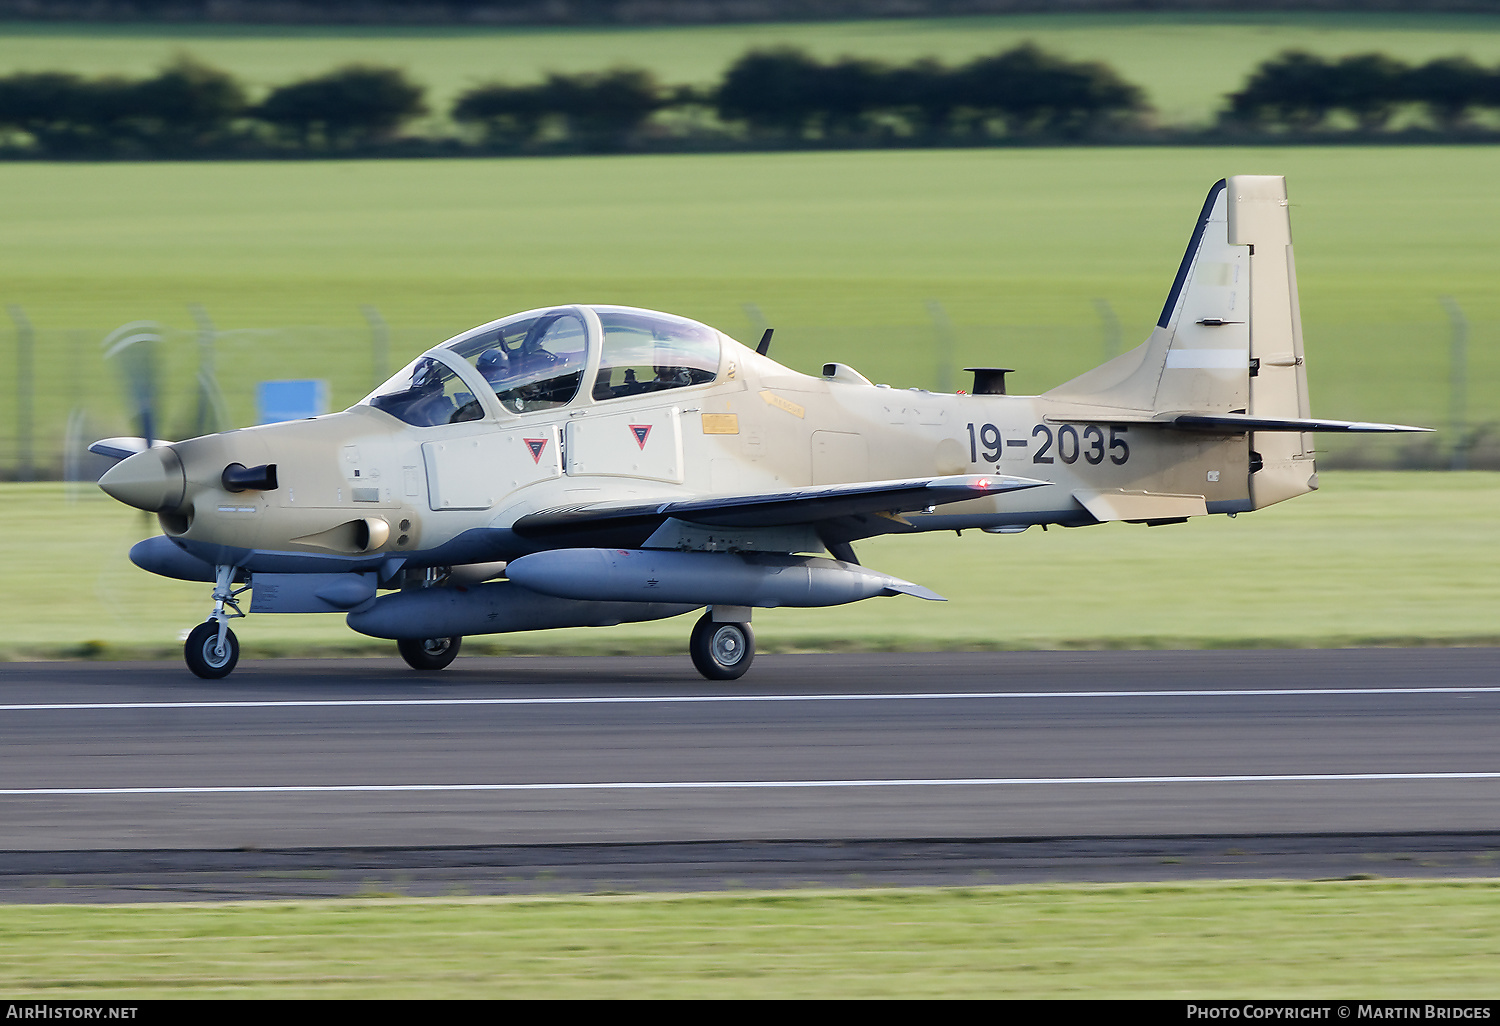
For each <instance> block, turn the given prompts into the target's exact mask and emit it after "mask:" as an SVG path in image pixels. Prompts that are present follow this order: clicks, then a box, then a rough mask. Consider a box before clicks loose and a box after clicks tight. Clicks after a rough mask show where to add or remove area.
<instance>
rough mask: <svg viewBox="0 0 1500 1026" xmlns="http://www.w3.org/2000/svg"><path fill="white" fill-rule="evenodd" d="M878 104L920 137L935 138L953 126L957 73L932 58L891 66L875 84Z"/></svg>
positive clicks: (956, 105) (957, 100) (958, 91)
mask: <svg viewBox="0 0 1500 1026" xmlns="http://www.w3.org/2000/svg"><path fill="white" fill-rule="evenodd" d="M877 89H878V93H879V97H880V106H881V107H882V108H884V109H886V110H889V111H892V112H894V113H897V114H899V115H900V116H901V117H902V118H904V119H905V121H906V123H907V124H908V125H910V126H911V130H912V134H913V135H915V136H916V137H918V138H921V139H936V138H939V137H941V136H942V135H944V134H945V133H946V132H948V131H949V130H950V129H951V128H952V127H953V117H954V112H955V111H956V110H957V109H958V106H959V101H960V98H961V94H960V78H959V75H958V74H957V73H956V72H954V71H953V70H952V69H951V68H948V67H946V66H945V65H943V64H940V63H939V62H938V61H936V60H934V59H933V58H931V57H927V58H923V59H922V60H919V61H916V62H915V63H912V64H906V65H902V66H900V67H895V68H890V69H888V70H887V71H886V73H885V74H884V75H883V76H882V77H881V79H880V81H879V82H878V83H877Z"/></svg>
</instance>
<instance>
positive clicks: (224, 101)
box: [129, 56, 249, 154]
mask: <svg viewBox="0 0 1500 1026" xmlns="http://www.w3.org/2000/svg"><path fill="white" fill-rule="evenodd" d="M130 92H131V96H130V98H129V106H130V108H131V111H130V121H131V122H132V123H133V126H134V128H135V130H136V132H137V133H138V135H139V137H140V138H141V139H142V140H143V141H144V142H145V143H146V144H147V146H148V147H149V148H150V149H151V150H152V151H154V152H158V153H171V154H177V153H184V152H190V151H193V150H203V149H207V148H211V147H214V146H216V145H220V144H222V143H223V141H224V140H225V138H226V137H227V136H228V134H229V132H230V129H231V126H232V125H233V123H234V121H235V120H236V119H237V118H240V117H243V116H244V115H245V113H246V111H247V110H248V109H249V103H248V102H247V100H246V98H245V90H244V88H243V87H242V86H241V85H240V83H239V82H238V81H237V80H236V79H235V78H234V76H233V75H231V74H229V73H228V72H226V71H220V70H219V69H218V68H212V67H209V66H208V65H206V64H203V63H200V62H199V61H196V60H194V59H193V58H191V57H188V56H181V57H178V58H177V59H176V60H174V61H173V62H172V63H170V64H168V65H167V66H166V67H164V68H162V69H161V71H159V72H158V73H157V74H156V77H154V78H148V79H146V80H145V81H142V82H138V83H136V84H135V85H134V87H133V88H132V89H131V91H130Z"/></svg>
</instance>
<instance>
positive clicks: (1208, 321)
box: [1047, 175, 1317, 508]
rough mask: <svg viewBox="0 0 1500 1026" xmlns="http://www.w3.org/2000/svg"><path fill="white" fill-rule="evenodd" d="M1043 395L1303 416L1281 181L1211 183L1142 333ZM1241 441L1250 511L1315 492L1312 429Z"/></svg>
mask: <svg viewBox="0 0 1500 1026" xmlns="http://www.w3.org/2000/svg"><path fill="white" fill-rule="evenodd" d="M1047 396H1048V398H1051V399H1057V400H1062V401H1065V402H1071V403H1078V404H1083V405H1086V406H1088V407H1091V408H1093V409H1095V410H1099V411H1100V412H1101V413H1102V412H1104V410H1103V409H1102V408H1114V409H1118V410H1119V411H1120V413H1121V414H1122V415H1124V416H1131V417H1133V418H1134V417H1141V416H1143V415H1145V416H1150V417H1152V418H1153V419H1158V420H1159V419H1162V418H1161V415H1162V414H1164V413H1183V414H1198V415H1220V414H1239V415H1245V416H1248V417H1256V418H1262V419H1266V420H1270V419H1280V420H1293V419H1300V420H1307V419H1309V418H1310V417H1311V416H1312V414H1311V411H1310V408H1309V404H1308V398H1307V373H1306V369H1305V367H1304V365H1303V356H1302V315H1301V312H1300V309H1299V306H1298V299H1297V275H1296V267H1295V265H1294V264H1293V261H1292V237H1291V222H1290V219H1289V217H1288V216H1287V199H1286V179H1284V178H1282V177H1280V176H1269V175H1237V176H1235V177H1232V178H1228V179H1225V180H1222V181H1219V182H1217V183H1215V185H1214V187H1213V188H1212V189H1210V190H1209V193H1208V198H1207V199H1206V200H1205V201H1204V204H1203V209H1202V211H1201V212H1200V213H1199V215H1198V219H1197V220H1196V221H1195V222H1194V225H1193V234H1192V238H1191V240H1190V241H1189V242H1188V247H1187V251H1186V252H1185V253H1184V254H1183V257H1182V263H1181V265H1180V266H1179V267H1178V269H1177V276H1176V278H1175V279H1174V280H1173V282H1172V288H1171V291H1170V292H1168V294H1167V300H1166V303H1165V304H1164V305H1163V307H1162V311H1161V316H1160V317H1159V318H1158V319H1157V322H1156V327H1155V328H1154V329H1153V330H1152V332H1151V336H1150V337H1149V338H1148V339H1147V340H1146V341H1145V342H1144V343H1142V344H1141V345H1140V346H1138V347H1137V348H1135V349H1133V350H1131V351H1130V352H1128V353H1125V354H1123V355H1121V356H1119V357H1116V358H1115V359H1113V360H1111V361H1109V362H1108V363H1106V364H1104V365H1103V366H1100V367H1096V368H1094V369H1093V370H1091V371H1088V372H1086V373H1084V374H1082V375H1080V376H1078V377H1076V378H1074V379H1073V380H1071V381H1068V382H1066V383H1064V384H1062V385H1059V386H1058V387H1057V388H1054V389H1052V390H1051V391H1050V392H1048V393H1047ZM1249 445H1250V447H1251V449H1252V450H1253V454H1252V456H1251V466H1252V469H1253V470H1254V472H1253V473H1252V474H1251V481H1250V491H1251V499H1252V501H1253V503H1254V505H1255V507H1256V508H1259V507H1262V506H1268V505H1270V504H1271V503H1273V502H1280V501H1281V500H1282V499H1289V498H1291V497H1292V496H1294V495H1301V494H1303V493H1304V492H1308V491H1311V490H1312V489H1314V488H1316V487H1317V479H1316V477H1315V474H1314V470H1315V468H1314V465H1313V448H1312V445H1311V435H1309V434H1307V433H1305V432H1296V431H1293V432H1288V431H1277V432H1274V433H1271V432H1261V433H1256V434H1252V435H1250V436H1249Z"/></svg>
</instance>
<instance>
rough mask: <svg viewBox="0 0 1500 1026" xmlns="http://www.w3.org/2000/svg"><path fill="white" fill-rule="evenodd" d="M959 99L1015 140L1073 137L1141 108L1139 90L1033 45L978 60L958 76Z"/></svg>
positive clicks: (1102, 69)
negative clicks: (1030, 136) (997, 122)
mask: <svg viewBox="0 0 1500 1026" xmlns="http://www.w3.org/2000/svg"><path fill="white" fill-rule="evenodd" d="M959 89H960V92H959V97H960V100H961V103H962V105H963V106H966V107H971V108H973V109H974V110H976V111H978V112H979V113H980V116H981V117H982V118H984V119H991V118H996V117H998V118H999V119H1000V120H1001V121H1002V122H1004V124H1005V129H1006V131H1007V132H1008V133H1011V134H1015V135H1026V134H1037V133H1041V134H1049V135H1057V134H1062V135H1078V134H1081V133H1083V132H1086V131H1088V130H1090V129H1093V128H1096V127H1097V126H1099V125H1100V124H1101V123H1103V122H1105V121H1106V120H1109V119H1111V118H1121V117H1125V116H1129V115H1132V114H1135V113H1137V112H1139V111H1141V110H1144V109H1145V106H1146V104H1145V96H1144V94H1143V93H1142V92H1141V90H1140V89H1139V88H1138V87H1136V86H1134V85H1131V84H1130V83H1128V82H1126V81H1124V80H1123V79H1121V78H1120V77H1119V75H1117V74H1116V73H1115V72H1114V71H1113V70H1112V69H1111V68H1109V67H1108V66H1106V65H1104V64H1100V63H1097V62H1073V61H1069V60H1067V59H1065V58H1063V57H1059V56H1057V55H1055V54H1049V53H1046V52H1045V51H1043V50H1042V49H1041V48H1039V47H1038V46H1036V45H1035V44H1034V43H1023V44H1021V45H1020V46H1018V47H1016V48H1015V49H1012V50H1007V51H1005V52H1004V53H999V54H995V55H993V56H990V57H980V58H978V59H977V60H974V61H972V62H970V63H969V64H968V65H967V66H965V67H964V68H963V69H962V70H961V72H960V84H959Z"/></svg>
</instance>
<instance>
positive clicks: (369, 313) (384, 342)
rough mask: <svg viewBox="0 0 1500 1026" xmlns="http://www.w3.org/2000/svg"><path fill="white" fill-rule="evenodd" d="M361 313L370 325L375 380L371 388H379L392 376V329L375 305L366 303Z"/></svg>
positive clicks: (360, 310) (371, 365)
mask: <svg viewBox="0 0 1500 1026" xmlns="http://www.w3.org/2000/svg"><path fill="white" fill-rule="evenodd" d="M359 312H360V313H362V314H364V315H365V320H366V321H367V322H369V325H370V372H371V374H372V375H373V377H374V378H375V383H374V384H372V385H371V386H370V387H371V388H372V389H373V388H379V387H380V386H381V385H383V384H384V383H385V379H386V378H388V377H390V376H391V371H390V362H391V329H390V326H389V325H388V324H386V323H385V318H384V317H382V316H380V311H379V310H377V309H375V307H374V306H373V305H371V304H369V303H366V304H364V305H363V306H361V307H360V308H359Z"/></svg>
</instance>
